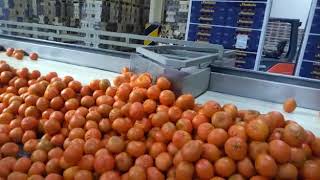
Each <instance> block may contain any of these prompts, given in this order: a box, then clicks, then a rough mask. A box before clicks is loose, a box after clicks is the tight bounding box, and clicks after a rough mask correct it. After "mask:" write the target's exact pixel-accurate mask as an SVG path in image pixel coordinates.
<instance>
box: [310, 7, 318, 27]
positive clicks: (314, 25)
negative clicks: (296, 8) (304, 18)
mask: <svg viewBox="0 0 320 180" xmlns="http://www.w3.org/2000/svg"><path fill="white" fill-rule="evenodd" d="M310 32H311V33H319V32H320V9H316V11H315V13H314V16H313V21H312V25H311V31H310Z"/></svg>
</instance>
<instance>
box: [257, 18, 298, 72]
mask: <svg viewBox="0 0 320 180" xmlns="http://www.w3.org/2000/svg"><path fill="white" fill-rule="evenodd" d="M269 22H281V23H289V24H290V29H291V31H290V39H289V41H288V40H282V41H280V42H279V43H278V45H277V48H276V50H274V51H266V52H264V54H263V56H262V58H261V62H260V70H261V71H267V72H271V73H278V74H286V75H293V74H294V69H295V65H296V56H297V50H298V35H299V27H300V26H301V22H300V20H299V19H285V18H270V19H269ZM287 45H288V51H287V52H285V47H286V46H287Z"/></svg>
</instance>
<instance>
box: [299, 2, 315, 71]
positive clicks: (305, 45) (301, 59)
mask: <svg viewBox="0 0 320 180" xmlns="http://www.w3.org/2000/svg"><path fill="white" fill-rule="evenodd" d="M316 7H317V0H313V1H312V4H311V8H310V11H309V17H308V22H307V26H306V30H305V34H304V38H303V42H302V45H301V48H300V49H301V50H300V54H299V59H298V62H297V65H296V71H295V76H300V71H301V66H302V62H303V58H304V53H305V50H306V48H307V44H308V40H309V36H310V34H311V33H310V31H311V26H312V22H313V18H314V13H315V11H316Z"/></svg>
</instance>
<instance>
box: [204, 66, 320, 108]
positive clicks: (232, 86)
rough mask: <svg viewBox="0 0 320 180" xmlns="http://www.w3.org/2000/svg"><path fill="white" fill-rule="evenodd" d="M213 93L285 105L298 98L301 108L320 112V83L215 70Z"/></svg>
mask: <svg viewBox="0 0 320 180" xmlns="http://www.w3.org/2000/svg"><path fill="white" fill-rule="evenodd" d="M210 78H211V81H210V86H209V90H210V91H215V92H221V93H225V94H231V95H236V96H242V97H247V98H254V99H260V100H264V101H270V102H275V103H280V104H282V103H283V102H284V101H285V100H286V99H287V98H291V97H294V98H295V99H296V100H297V102H298V106H299V107H304V108H307V109H313V110H318V111H319V110H320V83H319V82H318V81H316V80H312V79H307V78H297V77H294V76H285V75H282V76H279V75H274V74H267V73H264V72H257V71H252V70H251V71H248V70H242V71H240V70H238V69H230V68H220V67H214V68H212V72H211V76H210Z"/></svg>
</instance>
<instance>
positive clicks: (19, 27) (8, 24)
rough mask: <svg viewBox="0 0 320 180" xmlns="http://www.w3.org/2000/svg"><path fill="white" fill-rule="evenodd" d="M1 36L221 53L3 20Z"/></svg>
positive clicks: (163, 40)
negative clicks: (176, 47) (164, 46)
mask: <svg viewBox="0 0 320 180" xmlns="http://www.w3.org/2000/svg"><path fill="white" fill-rule="evenodd" d="M0 33H1V34H5V35H11V36H21V37H29V38H35V39H45V40H51V41H58V42H62V43H69V44H70V43H72V44H77V45H84V46H88V47H94V48H110V47H124V48H128V49H135V48H137V47H141V46H144V45H143V41H145V40H149V41H153V42H155V43H160V44H172V45H181V46H189V47H199V46H200V47H215V48H220V49H222V50H223V47H222V46H220V45H215V44H209V43H204V42H191V41H184V40H176V39H167V38H161V37H150V36H144V35H136V34H129V33H117V32H109V31H101V30H92V29H81V28H72V27H65V26H54V25H44V24H36V23H25V22H13V21H4V20H0Z"/></svg>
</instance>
